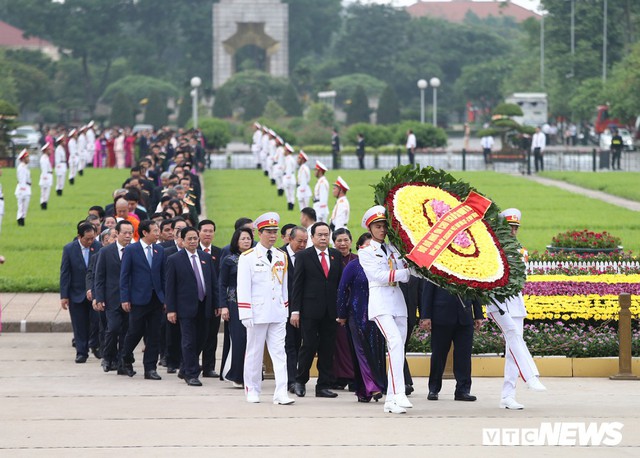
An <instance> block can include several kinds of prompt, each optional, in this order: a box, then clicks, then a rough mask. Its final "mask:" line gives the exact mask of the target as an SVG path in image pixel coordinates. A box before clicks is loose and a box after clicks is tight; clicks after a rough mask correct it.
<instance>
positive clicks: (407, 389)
mask: <svg viewBox="0 0 640 458" xmlns="http://www.w3.org/2000/svg"><path fill="white" fill-rule="evenodd" d="M413 391H414V389H413V385H405V386H404V394H405V395H406V396H409V395H410V394H411V393H413Z"/></svg>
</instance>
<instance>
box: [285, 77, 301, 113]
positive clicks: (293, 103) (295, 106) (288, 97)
mask: <svg viewBox="0 0 640 458" xmlns="http://www.w3.org/2000/svg"><path fill="white" fill-rule="evenodd" d="M280 105H281V106H282V108H284V110H285V111H286V113H287V115H289V116H302V105H301V104H300V99H298V93H297V92H296V88H295V87H294V86H293V84H288V85H287V87H286V88H285V90H284V93H283V94H282V98H281V99H280Z"/></svg>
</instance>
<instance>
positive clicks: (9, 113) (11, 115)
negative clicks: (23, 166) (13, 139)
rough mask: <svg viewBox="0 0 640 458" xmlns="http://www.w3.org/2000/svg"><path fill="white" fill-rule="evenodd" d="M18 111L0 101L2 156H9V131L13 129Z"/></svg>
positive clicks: (9, 104) (0, 152)
mask: <svg viewBox="0 0 640 458" xmlns="http://www.w3.org/2000/svg"><path fill="white" fill-rule="evenodd" d="M17 116H18V109H17V108H16V107H15V106H14V105H13V104H11V103H9V102H7V101H6V100H0V155H2V156H7V155H8V154H7V153H8V151H7V145H8V144H9V140H10V139H9V131H10V130H11V129H13V127H14V124H15V119H16V117H17Z"/></svg>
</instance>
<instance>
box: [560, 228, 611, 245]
mask: <svg viewBox="0 0 640 458" xmlns="http://www.w3.org/2000/svg"><path fill="white" fill-rule="evenodd" d="M619 245H620V238H619V237H615V236H613V235H611V234H609V233H608V232H606V231H604V232H593V231H588V230H586V229H584V230H582V231H567V232H562V233H560V234H558V235H556V236H555V237H553V238H552V239H551V246H554V247H560V248H618V246H619Z"/></svg>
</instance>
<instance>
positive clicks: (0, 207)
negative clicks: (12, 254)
mask: <svg viewBox="0 0 640 458" xmlns="http://www.w3.org/2000/svg"><path fill="white" fill-rule="evenodd" d="M0 176H2V169H0ZM3 217H4V194H3V193H2V183H0V230H2V218H3ZM0 264H2V263H0Z"/></svg>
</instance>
